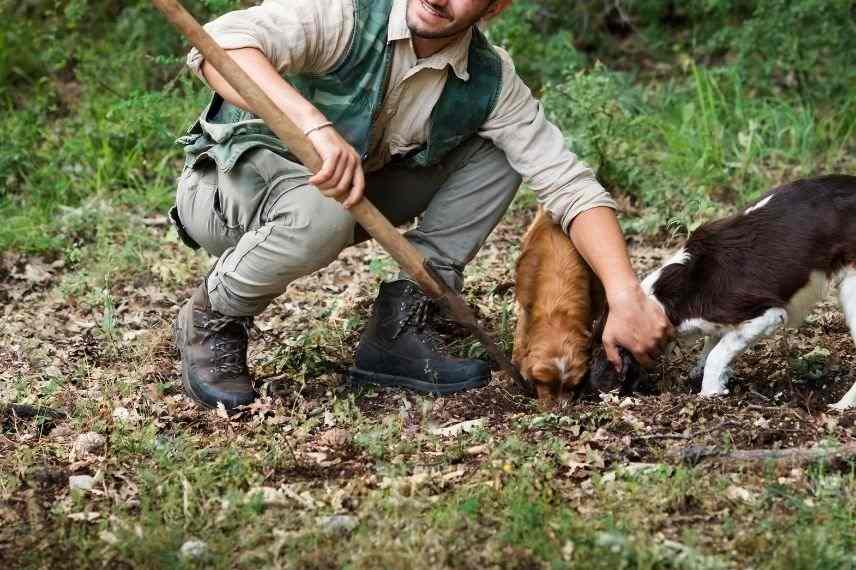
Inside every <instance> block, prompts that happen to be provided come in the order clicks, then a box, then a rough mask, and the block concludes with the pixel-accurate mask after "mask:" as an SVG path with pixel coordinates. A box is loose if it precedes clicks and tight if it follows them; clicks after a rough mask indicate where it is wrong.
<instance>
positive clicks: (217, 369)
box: [173, 284, 256, 410]
mask: <svg viewBox="0 0 856 570" xmlns="http://www.w3.org/2000/svg"><path fill="white" fill-rule="evenodd" d="M252 322H253V319H252V317H229V316H226V315H222V314H220V313H218V312H216V311H214V310H213V309H211V304H210V302H209V300H208V293H207V292H206V290H205V285H204V284H203V285H202V286H201V287H197V288H196V289H195V290H194V291H193V295H191V297H190V299H189V300H188V301H187V302H186V303H185V304H184V306H183V307H182V308H181V310H180V311H179V312H178V318H177V319H176V321H175V325H173V332H174V334H175V345H176V347H177V348H178V351H179V352H180V353H181V383H182V386H184V392H185V393H186V394H187V395H188V396H190V398H192V399H193V400H195V401H196V402H198V403H200V404H202V405H203V406H205V407H207V408H216V407H217V402H222V403H223V406H224V407H225V408H226V409H227V410H231V409H233V408H236V407H238V406H243V405H244V404H249V403H250V402H252V401H253V400H254V399H255V397H256V394H255V392H254V391H253V384H252V380H251V379H250V372H249V370H248V369H247V340H248V337H249V329H250V326H251V325H252Z"/></svg>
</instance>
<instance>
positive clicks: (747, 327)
mask: <svg viewBox="0 0 856 570" xmlns="http://www.w3.org/2000/svg"><path fill="white" fill-rule="evenodd" d="M787 320H788V313H787V311H785V309H782V308H776V309H768V310H767V312H765V313H764V314H763V315H761V316H760V317H757V318H755V319H751V320H749V321H746V322H744V323H742V324H741V325H739V326H738V327H737V328H736V329H735V330H733V331H730V332H728V333H726V334H724V335H723V336H722V339H720V341H719V342H718V343H717V345H716V346H715V347H713V349H712V350H711V351H710V354H709V355H708V356H707V361H706V362H705V365H704V379H703V380H702V383H701V394H700V395H701V396H715V395H717V394H727V393H728V390H726V389H725V381H726V379H727V370H728V365H729V364H730V363H731V361H732V360H734V358H735V357H737V356H739V355H740V354H742V353H743V351H745V350H746V349H747V348H749V347H750V346H752V345H753V344H755V342H756V341H757V340H758V339H760V338H762V337H765V336H768V335H770V334H772V333H773V332H774V331H775V330H776V329H778V328H780V327H781V326H783V325H784V324H785V323H786V322H787Z"/></svg>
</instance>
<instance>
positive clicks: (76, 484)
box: [68, 475, 95, 491]
mask: <svg viewBox="0 0 856 570" xmlns="http://www.w3.org/2000/svg"><path fill="white" fill-rule="evenodd" d="M68 486H69V488H70V489H72V490H74V489H81V490H83V491H89V490H90V489H92V488H93V487H94V486H95V477H93V476H91V475H72V476H71V477H69V478H68Z"/></svg>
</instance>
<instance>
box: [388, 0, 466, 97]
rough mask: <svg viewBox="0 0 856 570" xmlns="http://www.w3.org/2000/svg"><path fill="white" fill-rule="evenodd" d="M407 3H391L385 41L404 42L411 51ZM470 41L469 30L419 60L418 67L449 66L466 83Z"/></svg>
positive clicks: (437, 67) (440, 67)
mask: <svg viewBox="0 0 856 570" xmlns="http://www.w3.org/2000/svg"><path fill="white" fill-rule="evenodd" d="M407 2H408V0H394V2H393V3H392V10H391V11H390V13H389V27H388V31H387V36H386V41H387V42H396V41H404V40H406V41H407V42H408V44H410V49H411V50H412V49H413V43H412V42H411V41H410V40H411V35H410V28H408V27H407ZM472 39H473V30H472V28H470V29H469V30H467V33H466V34H464V35H463V36H462V37H461V39H460V40H458V41H456V42H455V43H453V44H451V45H448V46H446V47H445V48H443V49H442V50H440V51H438V52H437V53H435V54H434V55H431V56H428V57H426V58H424V59H421V60H419V63H418V65H419V66H420V67H428V68H431V69H445V68H446V66H449V67H451V68H452V71H453V72H454V74H455V75H457V76H458V78H459V79H461V80H462V81H468V80H469V79H470V73H469V70H468V69H467V64H468V62H469V53H470V42H471V41H472ZM414 59H415V54H414Z"/></svg>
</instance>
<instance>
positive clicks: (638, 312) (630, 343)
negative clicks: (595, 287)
mask: <svg viewBox="0 0 856 570" xmlns="http://www.w3.org/2000/svg"><path fill="white" fill-rule="evenodd" d="M672 334H674V330H673V327H672V325H671V323H670V322H669V319H668V317H666V313H665V312H664V311H663V308H662V307H661V306H660V304H659V303H657V302H656V301H654V300H653V299H652V298H651V297H649V296H648V295H646V294H645V292H644V291H643V290H642V287H641V286H639V285H636V286H634V287H631V288H629V289H624V290H621V291H618V292H617V293H616V294H614V295H613V296H612V297H610V299H609V316H608V317H607V320H606V326H605V327H604V330H603V348H604V350H605V351H606V357H607V358H608V359H609V361H610V362H611V363H612V365H613V366H614V367H615V369H616V370H618V371H619V372H620V371H621V356H620V355H619V353H618V347H619V346H623V347H624V348H626V349H627V350H629V351H630V352H631V353H633V356H634V357H635V358H636V360H637V361H638V362H639V363H640V364H641V365H642V366H644V367H645V368H649V367H651V366H652V365H653V364H654V360H655V359H656V358H657V356H658V355H659V353H660V352H661V351H662V349H663V348H664V347H665V346H666V343H667V342H668V340H669V338H671V336H672Z"/></svg>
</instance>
